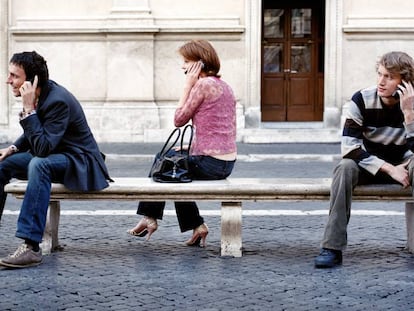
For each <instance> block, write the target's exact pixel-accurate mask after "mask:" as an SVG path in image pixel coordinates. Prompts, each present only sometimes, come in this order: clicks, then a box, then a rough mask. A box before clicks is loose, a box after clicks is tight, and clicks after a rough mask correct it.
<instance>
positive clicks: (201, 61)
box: [184, 59, 206, 75]
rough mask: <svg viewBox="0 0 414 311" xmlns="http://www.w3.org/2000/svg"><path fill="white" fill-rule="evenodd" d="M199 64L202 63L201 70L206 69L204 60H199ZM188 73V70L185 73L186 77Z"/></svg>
mask: <svg viewBox="0 0 414 311" xmlns="http://www.w3.org/2000/svg"><path fill="white" fill-rule="evenodd" d="M199 62H200V63H201V69H204V67H205V66H206V65H204V62H203V60H202V59H200V60H199ZM187 71H188V70H186V71H184V74H185V75H186V74H187Z"/></svg>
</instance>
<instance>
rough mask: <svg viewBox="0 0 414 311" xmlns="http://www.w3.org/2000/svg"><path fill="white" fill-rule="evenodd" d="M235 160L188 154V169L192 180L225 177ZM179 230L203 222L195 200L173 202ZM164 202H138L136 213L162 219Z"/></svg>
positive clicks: (231, 169) (192, 227) (188, 228)
mask: <svg viewBox="0 0 414 311" xmlns="http://www.w3.org/2000/svg"><path fill="white" fill-rule="evenodd" d="M235 162H236V161H223V160H218V159H215V158H213V157H209V156H190V158H189V165H190V171H191V174H192V176H193V179H194V180H219V179H225V178H227V177H228V176H229V175H230V174H231V172H232V171H233V168H234V164H235ZM174 205H175V211H176V213H177V219H178V224H179V226H180V230H181V232H184V231H187V230H192V229H195V228H197V227H198V226H200V225H202V224H203V223H204V219H203V217H201V216H200V213H199V210H198V207H197V204H196V203H195V202H174ZM164 207H165V202H139V204H138V210H137V214H139V215H145V216H148V217H151V218H155V219H162V216H163V214H164Z"/></svg>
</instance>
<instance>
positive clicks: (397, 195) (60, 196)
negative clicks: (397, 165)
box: [5, 178, 414, 257]
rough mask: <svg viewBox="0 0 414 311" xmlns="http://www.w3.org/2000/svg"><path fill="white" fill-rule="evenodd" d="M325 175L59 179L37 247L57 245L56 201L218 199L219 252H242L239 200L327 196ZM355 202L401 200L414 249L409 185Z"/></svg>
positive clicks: (368, 193)
mask: <svg viewBox="0 0 414 311" xmlns="http://www.w3.org/2000/svg"><path fill="white" fill-rule="evenodd" d="M330 185H331V179H330V178H228V179H226V180H217V181H193V182H191V183H184V184H172V183H168V184H167V183H157V182H154V181H152V179H150V178H114V182H112V183H110V186H109V187H108V188H106V189H104V190H101V191H96V192H73V191H70V190H68V189H66V188H65V187H64V186H63V185H62V184H52V192H51V198H50V206H49V211H48V220H47V225H46V228H45V232H44V236H43V242H42V250H43V252H44V253H45V254H47V253H49V252H51V251H53V250H55V249H57V247H58V245H59V241H58V226H59V218H60V201H61V200H84V201H87V200H116V201H123V200H132V201H137V202H138V201H168V200H170V201H189V200H190V201H191V200H192V201H220V202H221V255H222V256H234V257H241V256H242V202H243V201H278V200H295V201H303V200H308V201H309V200H311V201H315V200H329V193H330ZM26 186H27V182H25V181H20V180H17V181H13V182H11V183H10V184H8V185H6V187H5V191H6V192H7V193H10V194H12V195H14V196H15V197H17V198H20V199H22V198H23V196H24V193H25V190H26ZM353 199H354V201H355V200H363V201H394V200H402V201H405V202H406V204H405V216H406V225H407V247H408V250H409V251H410V252H412V251H413V250H414V213H413V211H414V202H413V199H412V196H411V188H409V189H403V188H402V187H401V186H399V185H396V184H395V185H366V186H358V187H357V188H356V189H355V190H354V196H353Z"/></svg>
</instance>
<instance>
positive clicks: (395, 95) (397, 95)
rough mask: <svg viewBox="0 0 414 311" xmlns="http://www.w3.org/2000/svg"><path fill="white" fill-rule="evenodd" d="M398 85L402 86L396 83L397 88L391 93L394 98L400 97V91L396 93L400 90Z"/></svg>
mask: <svg viewBox="0 0 414 311" xmlns="http://www.w3.org/2000/svg"><path fill="white" fill-rule="evenodd" d="M400 86H402V85H401V84H398V86H397V89H396V90H395V91H394V93H392V95H391V96H392V97H394V98H395V99H397V100H398V99H400V93H398V91H399V90H400V88H399V87H400Z"/></svg>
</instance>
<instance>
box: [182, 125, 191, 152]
mask: <svg viewBox="0 0 414 311" xmlns="http://www.w3.org/2000/svg"><path fill="white" fill-rule="evenodd" d="M188 129H190V138H189V139H188V153H190V149H191V142H192V141H193V134H194V129H193V126H192V125H191V124H187V125H186V126H185V127H184V129H183V133H182V135H181V148H180V152H181V154H182V153H183V152H184V151H183V146H184V137H185V133H186V132H187V130H188Z"/></svg>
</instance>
